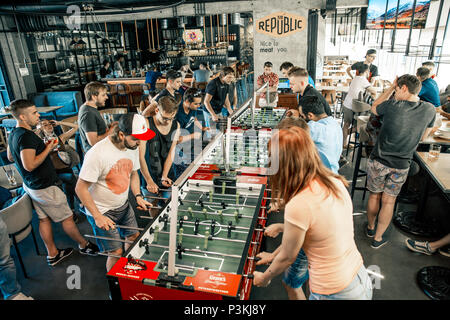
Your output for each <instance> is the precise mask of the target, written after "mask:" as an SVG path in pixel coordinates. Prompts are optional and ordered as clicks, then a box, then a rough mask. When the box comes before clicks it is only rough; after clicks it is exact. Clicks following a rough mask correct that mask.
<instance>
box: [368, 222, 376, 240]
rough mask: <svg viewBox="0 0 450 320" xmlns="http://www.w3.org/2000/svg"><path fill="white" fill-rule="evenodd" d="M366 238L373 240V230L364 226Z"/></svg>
mask: <svg viewBox="0 0 450 320" xmlns="http://www.w3.org/2000/svg"><path fill="white" fill-rule="evenodd" d="M366 236H367V237H369V238H373V237H374V236H375V229H369V226H368V225H366Z"/></svg>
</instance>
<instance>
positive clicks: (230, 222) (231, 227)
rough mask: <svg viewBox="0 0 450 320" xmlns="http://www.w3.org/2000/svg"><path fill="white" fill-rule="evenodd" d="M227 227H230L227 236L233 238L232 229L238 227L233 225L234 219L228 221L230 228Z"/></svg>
mask: <svg viewBox="0 0 450 320" xmlns="http://www.w3.org/2000/svg"><path fill="white" fill-rule="evenodd" d="M227 229H228V233H227V236H228V238H231V231H232V230H235V229H236V227H235V226H233V221H229V222H228V228H227Z"/></svg>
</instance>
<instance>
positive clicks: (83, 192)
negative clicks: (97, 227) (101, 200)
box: [75, 183, 102, 219]
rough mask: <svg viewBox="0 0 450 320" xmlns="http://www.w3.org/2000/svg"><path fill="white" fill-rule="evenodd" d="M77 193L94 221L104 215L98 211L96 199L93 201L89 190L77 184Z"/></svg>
mask: <svg viewBox="0 0 450 320" xmlns="http://www.w3.org/2000/svg"><path fill="white" fill-rule="evenodd" d="M75 193H76V194H77V196H78V198H79V199H80V201H81V202H82V203H83V205H84V206H85V207H86V209H87V210H88V211H89V212H90V213H91V215H92V216H93V217H94V219H95V218H96V217H99V216H101V215H102V214H101V213H100V211H99V210H98V208H97V205H96V204H95V202H94V199H92V196H91V194H90V193H89V189H88V188H86V187H82V186H79V184H78V183H77V186H76V188H75Z"/></svg>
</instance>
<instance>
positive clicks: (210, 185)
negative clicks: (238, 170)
mask: <svg viewBox="0 0 450 320" xmlns="http://www.w3.org/2000/svg"><path fill="white" fill-rule="evenodd" d="M190 184H192V185H193V186H194V187H214V185H212V184H200V183H199V182H190V181H188V184H187V186H188V187H189V185H190ZM220 187H221V186H220ZM225 188H226V189H244V190H245V189H248V190H249V191H253V190H255V191H259V190H260V189H261V188H257V187H238V186H236V187H234V186H225ZM264 190H266V191H267V190H268V191H270V190H271V189H264Z"/></svg>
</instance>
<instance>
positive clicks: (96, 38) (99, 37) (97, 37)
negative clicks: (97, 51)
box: [94, 34, 102, 40]
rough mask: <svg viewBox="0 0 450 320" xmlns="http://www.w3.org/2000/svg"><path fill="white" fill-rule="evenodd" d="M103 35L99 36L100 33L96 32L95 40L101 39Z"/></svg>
mask: <svg viewBox="0 0 450 320" xmlns="http://www.w3.org/2000/svg"><path fill="white" fill-rule="evenodd" d="M101 38H102V37H101V36H99V35H98V34H95V36H94V39H95V40H98V39H101Z"/></svg>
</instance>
